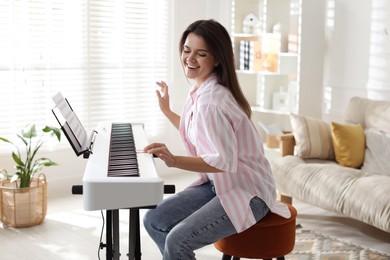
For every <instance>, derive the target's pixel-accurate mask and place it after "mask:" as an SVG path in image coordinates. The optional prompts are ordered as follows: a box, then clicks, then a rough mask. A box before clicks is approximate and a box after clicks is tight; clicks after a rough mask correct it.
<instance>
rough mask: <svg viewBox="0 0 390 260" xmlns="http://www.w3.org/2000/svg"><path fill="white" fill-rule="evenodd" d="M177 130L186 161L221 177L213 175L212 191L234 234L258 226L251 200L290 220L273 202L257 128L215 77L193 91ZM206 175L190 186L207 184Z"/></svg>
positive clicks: (271, 181) (281, 206) (272, 184)
mask: <svg viewBox="0 0 390 260" xmlns="http://www.w3.org/2000/svg"><path fill="white" fill-rule="evenodd" d="M189 124H191V129H190V131H191V133H190V135H191V138H189V136H188V134H189V132H188V130H189V129H188V127H189ZM179 130H180V134H181V137H182V139H183V142H184V146H185V148H186V150H187V153H188V154H189V155H191V156H201V157H202V158H203V160H204V161H205V162H206V163H208V164H209V165H211V166H213V167H215V168H218V169H220V170H222V171H223V172H220V173H212V174H213V181H214V186H215V191H216V195H217V196H218V197H219V199H220V201H221V204H222V206H223V208H224V209H225V211H226V213H227V214H228V216H229V218H230V220H231V221H232V223H233V225H234V227H235V229H236V231H237V232H242V231H244V230H246V229H247V228H249V227H250V226H252V225H254V224H255V223H256V220H255V218H254V216H253V213H252V211H251V208H250V206H249V202H250V200H251V199H252V198H253V197H254V196H258V197H259V198H261V199H262V200H263V201H264V202H265V203H266V204H267V205H268V207H269V208H270V210H271V212H274V213H276V214H278V215H280V216H283V217H285V218H289V217H290V211H289V210H288V208H287V206H286V205H284V204H282V203H281V202H278V201H277V200H276V189H275V181H274V178H273V175H272V172H271V168H270V165H269V163H268V161H267V159H266V158H265V156H264V149H263V143H262V140H261V138H260V136H259V134H258V132H257V130H256V128H255V126H254V125H253V123H252V121H251V120H249V119H248V117H247V115H246V114H245V113H244V111H243V110H242V109H241V107H240V106H239V105H238V104H237V102H236V101H235V99H234V97H233V96H232V94H231V93H230V91H229V90H228V89H227V88H226V87H224V86H222V85H220V84H218V82H217V78H216V76H215V75H211V76H210V77H209V78H208V79H207V80H206V81H205V82H203V84H202V85H201V86H200V88H199V89H198V90H197V91H196V89H195V88H194V87H192V89H191V91H190V93H189V95H188V97H187V101H186V103H185V105H184V109H183V112H182V115H181V121H180V129H179ZM190 140H191V141H193V142H191V141H190ZM207 175H210V173H207V174H206V173H200V178H199V179H198V180H197V181H195V182H194V183H192V184H191V185H190V186H196V185H200V184H202V183H204V182H206V181H208V177H207Z"/></svg>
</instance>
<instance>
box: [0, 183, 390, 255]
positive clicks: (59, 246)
mask: <svg viewBox="0 0 390 260" xmlns="http://www.w3.org/2000/svg"><path fill="white" fill-rule="evenodd" d="M193 178H194V176H170V177H167V178H165V181H166V183H169V184H175V185H176V187H177V190H180V189H182V188H183V187H185V186H186V185H188V184H189V183H190V182H191V181H192V180H193ZM294 206H295V207H296V208H297V210H298V214H299V215H298V220H297V221H298V223H300V224H301V225H302V227H303V228H304V229H311V230H316V231H319V232H322V233H325V234H329V235H333V236H336V237H338V238H340V239H343V240H347V241H349V242H352V243H355V244H359V245H362V246H365V247H369V248H372V249H376V250H379V251H383V252H387V253H390V234H389V233H386V232H383V231H380V230H378V229H376V228H373V227H371V226H369V225H365V224H363V223H361V222H359V221H355V220H352V219H349V218H346V217H343V216H340V215H337V214H333V213H330V212H327V211H325V210H322V209H318V208H314V207H312V206H309V205H307V204H304V203H302V202H299V201H295V203H294ZM143 213H144V211H143V210H141V217H142V214H143ZM102 224H103V221H102V217H101V213H100V211H94V212H88V211H84V210H83V206H82V196H77V195H66V196H62V197H57V198H49V205H48V214H47V216H46V219H45V222H44V223H43V224H41V225H39V226H35V227H32V228H22V229H12V228H8V229H3V228H0V249H1V250H0V259H6V260H8V259H19V260H20V259H22V260H23V259H34V260H35V259H44V260H48V259H56V260H59V259H64V260H65V259H66V260H72V259H75V260H89V259H99V258H98V246H99V242H100V240H99V239H100V234H101V229H102ZM120 229H121V230H120V233H121V248H120V251H121V258H120V259H128V258H127V257H126V253H127V251H128V250H127V235H128V212H127V211H125V210H122V211H121V212H120ZM141 240H142V241H141V243H142V259H145V260H154V259H161V255H160V253H159V251H158V249H157V247H156V246H155V244H154V243H153V241H152V240H151V239H150V238H149V237H148V235H147V234H146V232H145V230H144V229H143V228H142V226H141ZM103 242H105V238H104V236H103ZM196 253H197V259H201V260H212V259H213V260H216V259H221V254H220V253H219V252H218V251H217V250H216V249H215V248H214V247H213V246H211V245H210V246H207V247H205V248H202V249H200V250H198V251H197V252H196ZM100 259H105V251H100Z"/></svg>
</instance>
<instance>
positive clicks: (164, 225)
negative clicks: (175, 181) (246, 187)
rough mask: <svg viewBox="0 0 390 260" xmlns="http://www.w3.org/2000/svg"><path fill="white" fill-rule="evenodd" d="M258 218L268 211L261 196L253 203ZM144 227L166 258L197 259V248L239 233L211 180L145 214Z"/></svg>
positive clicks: (165, 259)
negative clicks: (216, 193)
mask: <svg viewBox="0 0 390 260" xmlns="http://www.w3.org/2000/svg"><path fill="white" fill-rule="evenodd" d="M250 206H251V209H252V211H253V213H254V216H255V219H256V221H259V220H260V219H262V218H263V217H264V216H265V215H266V214H267V213H268V211H269V209H268V207H267V205H266V204H265V203H264V202H263V200H261V199H260V198H258V197H254V198H253V199H252V200H251V202H250ZM144 227H145V229H146V231H147V232H148V233H149V235H150V237H151V238H152V239H153V240H154V242H155V243H156V244H157V246H158V247H159V249H160V251H161V253H162V255H163V259H164V260H180V259H183V260H190V259H195V253H194V250H196V249H199V248H202V247H203V246H206V245H210V244H212V243H214V242H216V241H218V240H220V239H222V238H224V237H227V236H230V235H232V234H235V233H237V232H236V230H235V229H234V226H233V224H232V223H231V221H230V220H229V217H228V216H227V214H226V212H225V210H224V209H223V207H222V205H221V203H220V201H219V199H218V197H217V196H216V195H215V191H214V186H213V184H212V182H207V183H204V184H202V185H200V186H196V187H190V188H187V189H185V190H183V191H181V192H179V193H177V194H174V195H171V196H170V197H168V198H167V199H165V200H164V201H162V202H161V203H160V204H159V205H157V207H156V208H155V209H151V210H148V211H147V212H146V214H145V216H144Z"/></svg>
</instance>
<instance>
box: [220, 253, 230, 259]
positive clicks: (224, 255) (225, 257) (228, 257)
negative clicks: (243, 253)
mask: <svg viewBox="0 0 390 260" xmlns="http://www.w3.org/2000/svg"><path fill="white" fill-rule="evenodd" d="M231 259H232V257H231V256H230V255H227V254H223V255H222V260H231Z"/></svg>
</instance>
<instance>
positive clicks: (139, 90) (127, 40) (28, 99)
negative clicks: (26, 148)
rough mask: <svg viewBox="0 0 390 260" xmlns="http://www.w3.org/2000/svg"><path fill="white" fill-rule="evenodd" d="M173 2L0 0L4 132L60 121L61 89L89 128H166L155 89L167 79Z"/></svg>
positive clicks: (151, 131) (0, 121)
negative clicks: (123, 124)
mask: <svg viewBox="0 0 390 260" xmlns="http://www.w3.org/2000/svg"><path fill="white" fill-rule="evenodd" d="M169 2H170V1H169V0H148V1H145V0H104V1H101V0H2V1H0V57H1V58H0V86H1V87H0V89H1V90H0V136H2V137H10V138H11V136H15V133H17V132H19V131H20V130H21V128H23V126H25V125H26V124H28V123H36V124H37V126H38V127H42V126H44V125H47V124H49V125H54V126H56V124H57V122H56V121H55V119H54V116H53V115H52V114H51V108H52V107H53V106H54V104H53V102H52V100H51V97H52V96H53V95H54V94H55V93H57V92H58V91H60V92H62V94H63V95H64V96H65V97H67V98H68V100H69V101H70V103H71V105H72V107H73V109H74V110H75V111H76V113H77V114H78V116H79V118H80V120H81V121H82V122H83V124H84V126H85V128H86V129H87V131H90V130H92V129H93V128H94V127H95V126H96V125H97V123H98V122H101V121H130V122H143V123H145V128H146V130H147V133H148V135H151V136H153V135H157V134H159V133H161V131H163V122H164V120H163V118H162V114H161V113H160V111H159V108H158V104H157V101H156V97H155V94H154V89H155V81H156V80H162V79H166V78H167V77H168V59H167V55H168V38H169V32H168V17H169V13H168V12H169V9H170V8H169ZM4 147H5V145H4V144H3V143H0V152H2V151H4V149H5V148H4Z"/></svg>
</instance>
